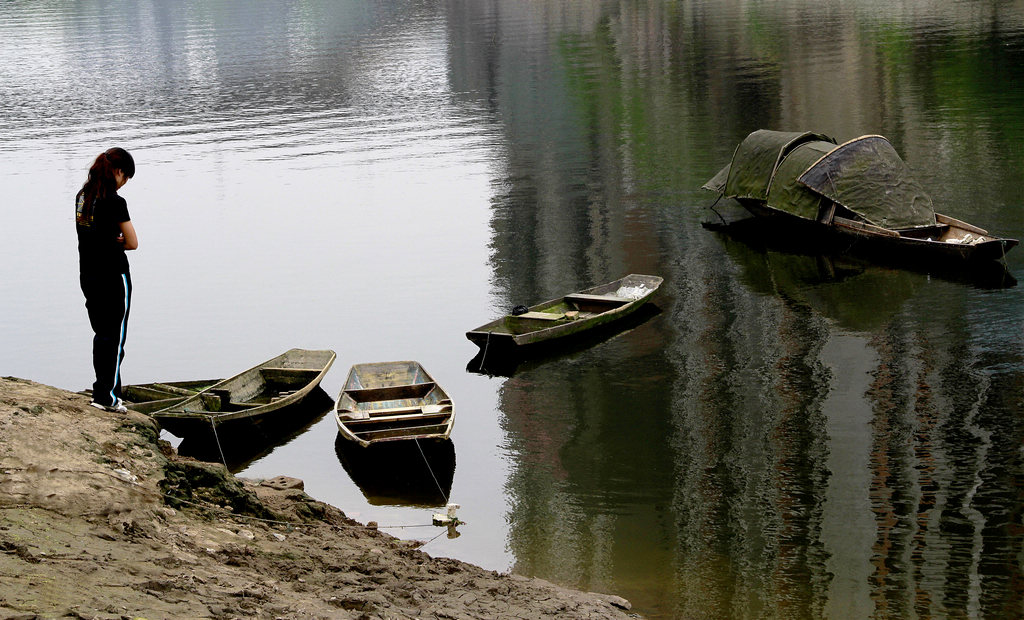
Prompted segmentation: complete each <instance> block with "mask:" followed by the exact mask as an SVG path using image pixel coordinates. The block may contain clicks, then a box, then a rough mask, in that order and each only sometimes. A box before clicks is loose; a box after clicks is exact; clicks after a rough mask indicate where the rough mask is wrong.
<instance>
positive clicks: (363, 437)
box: [335, 361, 455, 447]
mask: <svg viewBox="0 0 1024 620" xmlns="http://www.w3.org/2000/svg"><path fill="white" fill-rule="evenodd" d="M335 416H336V419H337V422H338V432H339V433H340V434H341V436H342V437H344V438H345V439H347V440H349V441H352V442H355V443H357V444H359V445H360V446H363V447H367V446H370V445H373V444H379V443H384V442H393V441H402V440H409V439H448V437H449V435H451V432H452V425H453V424H454V423H455V409H454V406H453V404H452V400H451V398H449V397H448V394H447V393H446V392H445V391H444V390H443V389H441V386H439V385H438V384H437V382H435V381H434V379H433V377H431V376H430V375H429V374H428V373H427V371H426V369H425V368H423V366H421V365H420V364H419V362H413V361H403V362H377V363H369V364H356V365H355V366H353V367H352V369H351V370H350V371H349V374H348V379H347V380H346V381H345V386H344V387H343V388H342V390H341V394H339V396H338V403H337V408H336V411H335Z"/></svg>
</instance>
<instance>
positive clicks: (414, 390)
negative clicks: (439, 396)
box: [344, 381, 437, 403]
mask: <svg viewBox="0 0 1024 620" xmlns="http://www.w3.org/2000/svg"><path fill="white" fill-rule="evenodd" d="M435 387H437V384H436V383H434V382H433V381H425V382H423V383H410V384H408V385H391V386H387V387H372V388H360V389H347V390H344V393H345V394H347V395H348V396H349V397H350V398H352V400H354V401H356V402H357V403H365V402H372V401H380V400H400V399H403V398H422V397H424V396H426V395H427V394H429V393H430V391H431V390H433V389H434V388H435Z"/></svg>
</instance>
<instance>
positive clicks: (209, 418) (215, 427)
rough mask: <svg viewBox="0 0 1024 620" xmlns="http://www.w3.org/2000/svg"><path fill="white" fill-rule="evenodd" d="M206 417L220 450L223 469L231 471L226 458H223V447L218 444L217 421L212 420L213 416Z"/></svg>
mask: <svg viewBox="0 0 1024 620" xmlns="http://www.w3.org/2000/svg"><path fill="white" fill-rule="evenodd" d="M206 418H207V419H208V420H209V421H210V426H211V427H212V428H213V439H214V440H215V441H216V442H217V451H218V452H220V462H221V463H223V464H224V469H226V470H228V471H231V468H230V467H228V460H227V459H226V458H224V448H222V447H221V445H220V435H218V434H217V423H216V422H214V421H213V416H212V415H208V416H206Z"/></svg>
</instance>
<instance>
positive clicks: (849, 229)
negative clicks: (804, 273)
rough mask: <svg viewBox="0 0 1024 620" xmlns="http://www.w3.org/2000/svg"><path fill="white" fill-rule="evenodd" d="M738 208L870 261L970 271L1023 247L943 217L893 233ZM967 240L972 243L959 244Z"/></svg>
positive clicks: (753, 206)
mask: <svg viewBox="0 0 1024 620" xmlns="http://www.w3.org/2000/svg"><path fill="white" fill-rule="evenodd" d="M739 202H740V204H741V205H743V207H744V208H745V209H746V210H747V211H749V212H750V213H751V214H753V215H754V216H756V217H759V218H764V219H766V220H770V221H771V222H772V223H773V225H774V226H776V227H780V228H784V229H789V231H790V232H791V233H792V234H797V235H804V236H808V237H810V238H812V239H814V240H817V241H820V242H821V244H822V245H823V246H825V247H827V248H828V249H829V250H831V251H833V252H837V253H849V254H855V255H859V256H863V257H868V258H877V259H886V260H893V259H895V260H900V261H906V262H914V263H923V264H926V263H934V262H938V263H943V264H963V265H971V264H978V263H984V262H990V261H995V260H1002V258H1003V257H1004V256H1005V255H1006V253H1007V252H1008V251H1010V250H1011V249H1012V248H1013V247H1015V246H1016V245H1017V243H1018V242H1017V240H1016V239H1003V238H998V237H993V236H991V235H990V234H989V233H988V232H987V231H986V230H984V229H982V228H978V227H976V226H973V225H971V224H967V223H966V222H961V221H960V220H956V219H954V218H951V217H949V216H945V215H942V214H936V221H937V222H938V223H937V225H936V226H934V227H928V228H927V229H915V230H890V229H887V228H881V227H879V226H872V225H870V224H865V223H863V222H858V221H854V220H849V219H845V218H841V217H833V218H831V220H830V221H829V222H828V223H823V222H819V221H815V220H808V219H805V218H801V217H797V216H795V215H791V214H789V213H786V212H784V211H780V210H778V209H774V208H772V207H770V206H768V205H767V204H765V203H764V202H762V201H757V200H742V199H741V200H739ZM962 239H967V240H969V241H968V242H956V241H955V240H962ZM947 240H954V241H947ZM971 241H973V242H971Z"/></svg>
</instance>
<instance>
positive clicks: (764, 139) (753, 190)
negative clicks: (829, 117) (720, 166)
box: [708, 129, 835, 200]
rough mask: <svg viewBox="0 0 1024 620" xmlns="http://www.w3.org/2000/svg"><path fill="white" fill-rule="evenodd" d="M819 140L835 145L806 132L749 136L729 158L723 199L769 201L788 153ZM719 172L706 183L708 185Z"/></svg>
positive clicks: (778, 132) (826, 139) (764, 133)
mask: <svg viewBox="0 0 1024 620" xmlns="http://www.w3.org/2000/svg"><path fill="white" fill-rule="evenodd" d="M815 140H822V141H826V142H832V143H833V144H834V143H835V140H832V138H829V137H828V136H824V135H821V134H816V133H811V132H809V131H802V132H792V131H770V130H768V129H758V130H757V131H755V132H753V133H751V134H750V135H748V136H747V137H746V138H744V139H743V142H740V145H739V146H737V147H736V152H735V153H733V156H732V164H731V166H730V167H729V178H728V180H727V181H726V182H725V189H724V191H723V192H722V193H723V194H724V195H725V197H726V198H754V199H756V200H766V199H767V198H768V184H769V182H770V181H771V178H772V174H773V173H774V172H775V169H776V167H778V165H779V162H780V161H782V159H783V158H784V157H785V156H786V155H787V154H789V152H790V151H791V150H792V149H794V148H796V147H797V146H799V145H800V144H802V143H804V142H810V141H815ZM720 175H721V173H719V174H718V175H716V176H715V178H714V179H712V180H711V181H709V182H708V184H709V185H710V184H711V182H712V181H715V179H717V178H718V177H719V176H720Z"/></svg>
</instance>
